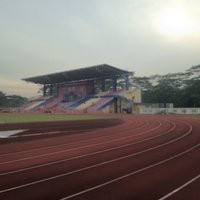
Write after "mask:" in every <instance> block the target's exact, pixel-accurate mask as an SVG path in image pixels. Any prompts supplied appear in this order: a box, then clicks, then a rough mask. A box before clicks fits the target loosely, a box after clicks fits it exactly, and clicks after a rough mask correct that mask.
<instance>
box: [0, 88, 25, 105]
mask: <svg viewBox="0 0 200 200" xmlns="http://www.w3.org/2000/svg"><path fill="white" fill-rule="evenodd" d="M27 101H28V99H27V98H25V97H22V96H19V95H9V96H8V95H6V94H5V93H3V92H1V91H0V108H15V107H19V106H22V105H23V104H25V103H26V102H27Z"/></svg>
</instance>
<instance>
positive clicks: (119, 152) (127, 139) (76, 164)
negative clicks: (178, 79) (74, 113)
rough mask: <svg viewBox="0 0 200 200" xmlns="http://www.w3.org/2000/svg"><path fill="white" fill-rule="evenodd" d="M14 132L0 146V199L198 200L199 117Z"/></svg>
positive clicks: (110, 121) (130, 118) (125, 120)
mask: <svg viewBox="0 0 200 200" xmlns="http://www.w3.org/2000/svg"><path fill="white" fill-rule="evenodd" d="M17 126H19V125H15V124H13V125H10V126H6V125H3V124H2V125H1V126H0V130H8V129H17ZM9 127H10V128H9ZM18 128H22V129H23V128H24V129H25V130H26V131H25V132H24V133H22V134H21V135H19V136H20V137H11V138H9V139H1V140H0V199H2V200H8V199H10V200H13V199H20V200H23V199H24V200H31V199H33V200H37V199H41V200H48V199H51V200H54V199H55V200H57V199H60V200H61V199H62V200H65V199H72V200H139V199H140V200H144V199H151V200H153V199H157V200H164V199H178V200H179V199H180V200H184V199H186V200H199V199H200V120H199V119H195V118H191V117H176V116H128V115H122V116H118V119H106V120H99V121H98V120H94V121H92V122H91V121H86V122H78V124H77V123H75V122H70V123H60V124H56V123H51V124H48V123H45V124H43V125H42V124H41V123H40V124H39V125H38V124H34V125H31V124H29V125H27V124H26V125H20V126H19V127H18ZM29 128H30V129H29ZM34 134H35V135H34Z"/></svg>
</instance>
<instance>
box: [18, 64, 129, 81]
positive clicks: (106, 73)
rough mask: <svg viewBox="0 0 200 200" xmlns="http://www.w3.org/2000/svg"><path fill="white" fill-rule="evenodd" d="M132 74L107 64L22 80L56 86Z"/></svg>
mask: <svg viewBox="0 0 200 200" xmlns="http://www.w3.org/2000/svg"><path fill="white" fill-rule="evenodd" d="M131 74H132V72H129V71H125V70H121V69H118V68H116V67H113V66H110V65H107V64H102V65H96V66H91V67H86V68H80V69H75V70H69V71H64V72H59V73H54V74H47V75H42V76H35V77H31V78H24V79H22V80H24V81H27V82H32V83H37V84H54V83H67V82H73V81H81V80H95V79H102V78H112V77H120V76H123V75H131Z"/></svg>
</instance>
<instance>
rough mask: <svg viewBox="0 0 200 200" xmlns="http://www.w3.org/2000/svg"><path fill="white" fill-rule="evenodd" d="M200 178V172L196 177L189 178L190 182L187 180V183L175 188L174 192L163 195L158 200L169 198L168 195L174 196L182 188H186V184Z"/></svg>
mask: <svg viewBox="0 0 200 200" xmlns="http://www.w3.org/2000/svg"><path fill="white" fill-rule="evenodd" d="M199 178H200V174H199V175H197V176H196V177H194V178H193V179H191V180H189V181H188V182H186V183H185V184H183V185H181V186H180V187H178V188H176V189H175V190H173V191H172V192H170V193H168V194H167V195H165V196H163V197H161V198H160V199H158V200H164V199H167V198H168V197H170V196H172V195H173V194H175V193H177V192H179V191H180V190H182V189H183V188H185V187H186V186H188V185H189V184H191V183H193V182H194V181H196V180H197V179H199Z"/></svg>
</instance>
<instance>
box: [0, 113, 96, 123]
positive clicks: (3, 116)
mask: <svg viewBox="0 0 200 200" xmlns="http://www.w3.org/2000/svg"><path fill="white" fill-rule="evenodd" d="M97 118H98V117H97V116H95V115H64V114H11V113H0V123H20V122H42V121H69V120H92V119H97Z"/></svg>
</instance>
